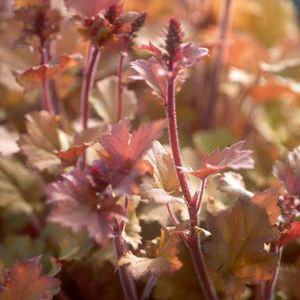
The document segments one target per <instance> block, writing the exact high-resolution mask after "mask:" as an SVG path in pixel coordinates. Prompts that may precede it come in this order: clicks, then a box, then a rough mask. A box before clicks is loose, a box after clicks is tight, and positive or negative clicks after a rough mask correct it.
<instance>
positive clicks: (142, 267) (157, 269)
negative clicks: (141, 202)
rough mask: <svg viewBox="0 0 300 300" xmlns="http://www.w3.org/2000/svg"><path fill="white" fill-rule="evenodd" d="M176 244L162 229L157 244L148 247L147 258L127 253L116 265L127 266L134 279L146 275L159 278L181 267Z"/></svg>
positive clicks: (175, 240) (173, 237)
mask: <svg viewBox="0 0 300 300" xmlns="http://www.w3.org/2000/svg"><path fill="white" fill-rule="evenodd" d="M178 242H179V240H178V238H177V237H176V236H174V235H170V234H169V232H168V231H167V230H166V229H162V230H161V235H160V239H159V241H158V242H157V244H155V243H152V244H149V245H148V247H147V254H148V256H145V257H138V256H136V255H134V254H133V253H132V252H128V253H126V254H125V256H123V257H122V258H121V259H120V260H119V262H118V264H119V266H123V265H128V269H129V271H130V272H131V274H132V276H133V277H134V278H136V279H139V278H141V277H143V276H146V275H148V274H153V275H155V276H160V275H162V274H164V273H168V272H174V271H177V270H179V269H180V268H181V266H182V263H181V262H180V260H179V259H178V257H177V254H178Z"/></svg>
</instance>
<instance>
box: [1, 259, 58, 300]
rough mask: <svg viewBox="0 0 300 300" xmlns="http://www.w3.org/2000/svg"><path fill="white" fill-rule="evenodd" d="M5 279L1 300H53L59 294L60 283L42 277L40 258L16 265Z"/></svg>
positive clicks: (45, 276)
mask: <svg viewBox="0 0 300 300" xmlns="http://www.w3.org/2000/svg"><path fill="white" fill-rule="evenodd" d="M4 278H5V280H4V282H3V283H2V287H1V291H0V299H1V300H16V299H22V300H51V299H53V296H54V295H56V294H57V293H58V292H59V285H60V281H59V280H58V279H55V278H51V277H49V276H47V275H42V268H41V266H40V258H34V259H32V260H28V261H24V262H18V263H16V264H15V265H14V267H13V268H12V269H11V270H10V271H9V272H8V274H6V275H5V276H4Z"/></svg>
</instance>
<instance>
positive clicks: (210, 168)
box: [182, 141, 254, 178]
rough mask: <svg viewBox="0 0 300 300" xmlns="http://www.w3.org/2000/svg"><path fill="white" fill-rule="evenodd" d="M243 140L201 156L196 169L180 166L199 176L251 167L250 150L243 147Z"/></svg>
mask: <svg viewBox="0 0 300 300" xmlns="http://www.w3.org/2000/svg"><path fill="white" fill-rule="evenodd" d="M244 145H245V142H244V141H241V142H238V143H235V144H233V145H232V146H229V147H227V148H225V149H223V150H215V151H213V152H212V153H210V154H207V155H205V156H203V157H202V159H201V163H200V167H199V168H198V169H197V170H193V169H191V170H190V169H188V168H182V170H183V171H185V172H187V173H190V174H192V175H194V176H196V177H199V178H206V177H208V176H210V175H213V174H215V173H219V172H222V171H225V170H227V169H233V170H239V169H253V168H254V160H253V158H252V151H251V150H246V149H244Z"/></svg>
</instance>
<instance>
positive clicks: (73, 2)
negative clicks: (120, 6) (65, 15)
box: [64, 0, 120, 17]
mask: <svg viewBox="0 0 300 300" xmlns="http://www.w3.org/2000/svg"><path fill="white" fill-rule="evenodd" d="M64 2H65V4H66V6H67V7H68V8H72V9H74V10H75V11H76V12H77V13H78V14H80V15H82V16H85V17H95V16H97V15H98V14H99V13H100V12H101V11H102V10H104V9H108V8H109V7H110V6H112V5H114V4H117V3H118V2H120V0H64Z"/></svg>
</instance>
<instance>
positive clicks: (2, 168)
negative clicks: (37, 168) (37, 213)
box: [0, 156, 42, 214]
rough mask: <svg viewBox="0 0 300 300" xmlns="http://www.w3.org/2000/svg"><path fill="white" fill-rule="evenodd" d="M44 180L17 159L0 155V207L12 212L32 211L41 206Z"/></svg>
mask: <svg viewBox="0 0 300 300" xmlns="http://www.w3.org/2000/svg"><path fill="white" fill-rule="evenodd" d="M41 196H42V182H41V180H40V178H39V177H38V175H37V174H35V173H34V172H33V171H32V170H30V169H28V168H26V167H25V166H24V165H23V164H22V163H20V162H18V161H17V160H16V159H14V160H13V159H9V158H4V157H1V156H0V207H2V208H5V209H7V210H8V211H11V212H23V213H27V214H29V213H32V211H33V210H34V209H35V208H38V207H39V201H40V199H41Z"/></svg>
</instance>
